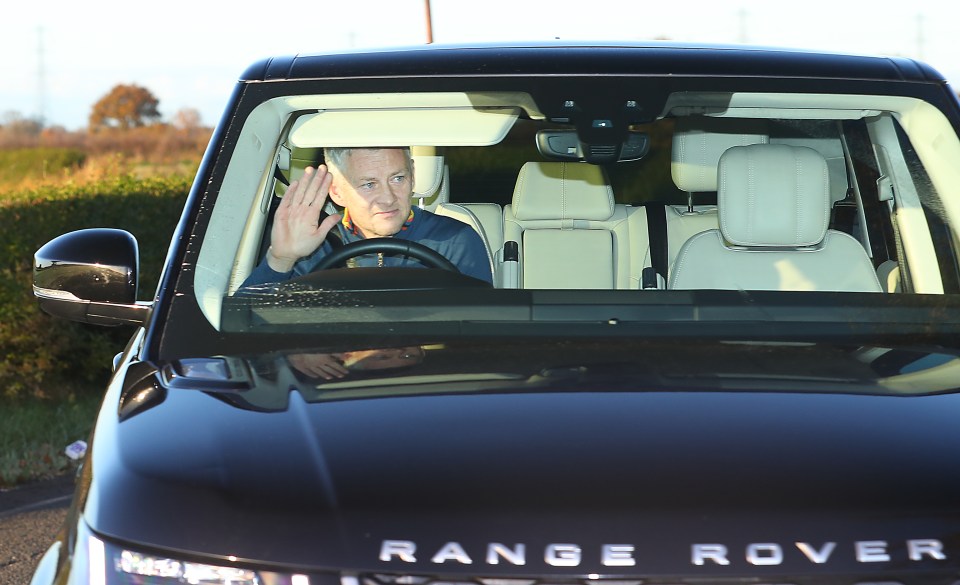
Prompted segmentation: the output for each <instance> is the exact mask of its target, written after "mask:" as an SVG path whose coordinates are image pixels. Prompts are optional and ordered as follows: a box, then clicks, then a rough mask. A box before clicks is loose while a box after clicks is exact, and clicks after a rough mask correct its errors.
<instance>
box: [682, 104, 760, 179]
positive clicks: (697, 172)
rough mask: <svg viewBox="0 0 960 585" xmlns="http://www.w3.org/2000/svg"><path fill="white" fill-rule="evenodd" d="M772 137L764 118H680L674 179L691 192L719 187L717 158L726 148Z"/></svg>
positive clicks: (757, 142) (756, 142)
mask: <svg viewBox="0 0 960 585" xmlns="http://www.w3.org/2000/svg"><path fill="white" fill-rule="evenodd" d="M769 141H770V139H769V137H768V136H767V129H766V125H765V123H764V122H763V121H762V120H736V119H728V118H705V117H696V118H677V120H676V122H675V123H674V131H673V155H672V159H671V163H670V173H671V174H672V175H673V182H674V183H675V184H676V185H677V188H678V189H680V190H681V191H686V192H688V193H701V192H706V191H716V190H717V162H718V161H719V160H720V155H721V154H723V152H724V151H725V150H727V149H728V148H730V147H731V146H746V145H748V144H765V143H767V142H769Z"/></svg>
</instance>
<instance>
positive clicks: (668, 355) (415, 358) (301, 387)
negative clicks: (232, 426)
mask: <svg viewBox="0 0 960 585" xmlns="http://www.w3.org/2000/svg"><path fill="white" fill-rule="evenodd" d="M219 359H221V360H223V361H224V367H222V368H220V369H219V370H217V371H221V372H223V373H224V375H225V376H227V377H228V378H229V379H225V380H222V381H219V382H218V384H213V383H212V381H211V380H210V379H209V377H210V371H211V370H210V368H203V369H201V371H200V372H199V373H200V375H201V377H200V378H193V377H191V372H193V370H192V369H189V368H183V367H182V366H181V367H178V368H177V369H178V370H179V371H180V372H181V375H180V376H179V377H178V378H177V379H176V380H174V381H175V382H176V386H177V387H178V388H182V389H187V388H191V387H192V388H196V389H201V390H206V391H208V392H211V393H213V394H215V395H217V396H218V397H219V398H221V399H223V400H225V401H228V402H231V403H233V404H234V405H236V406H240V407H242V408H246V409H251V410H259V411H277V410H284V409H286V408H288V406H289V398H290V393H291V391H294V392H296V393H298V394H299V395H300V396H301V397H302V399H303V400H305V401H306V402H326V401H342V400H356V399H365V398H380V397H383V398H386V397H399V396H411V395H436V394H463V393H504V392H510V393H514V392H542V391H544V390H549V391H551V392H718V391H719V392H765V393H766V392H826V393H834V394H873V395H889V396H911V395H914V396H919V395H929V394H938V393H946V392H956V391H958V389H960V382H958V380H960V358H958V356H957V355H956V353H947V352H945V351H944V350H943V348H937V349H932V346H920V345H905V346H901V347H882V346H869V345H854V344H851V345H845V344H833V343H815V342H782V341H780V342H778V341H762V342H758V341H748V340H729V341H722V342H719V343H718V342H716V341H693V340H686V339H684V340H674V341H664V340H647V341H637V340H623V339H604V340H595V341H594V342H593V343H589V344H584V343H566V342H563V341H544V342H526V343H520V342H507V341H500V342H499V343H495V344H488V343H476V342H473V343H471V342H463V341H452V340H444V341H443V342H439V341H438V342H436V343H430V344H422V345H405V346H397V347H373V348H371V347H360V348H345V349H341V348H312V349H301V350H294V351H291V352H273V353H269V354H263V355H258V356H255V357H247V358H243V357H239V356H238V357H233V358H219ZM187 361H188V362H191V363H193V362H194V361H196V360H192V361H191V360H187ZM221 387H222V389H219V388H221Z"/></svg>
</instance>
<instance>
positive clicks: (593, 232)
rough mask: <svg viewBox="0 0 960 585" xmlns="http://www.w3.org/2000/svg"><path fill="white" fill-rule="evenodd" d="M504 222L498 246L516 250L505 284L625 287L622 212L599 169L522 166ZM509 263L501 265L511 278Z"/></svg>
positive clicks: (564, 165)
mask: <svg viewBox="0 0 960 585" xmlns="http://www.w3.org/2000/svg"><path fill="white" fill-rule="evenodd" d="M503 217H504V236H503V237H504V240H505V241H507V242H510V241H513V242H516V243H517V244H518V248H519V254H518V259H517V263H516V264H517V265H516V271H515V272H516V275H517V276H516V280H515V281H514V282H504V286H506V287H519V288H564V289H571V288H572V289H579V288H583V289H613V288H628V287H629V284H628V283H629V272H630V268H629V266H630V246H629V239H630V234H629V233H628V215H627V213H626V211H625V209H624V207H623V206H618V205H615V204H614V199H613V189H612V188H611V187H610V185H609V182H608V181H607V179H606V176H605V175H604V172H603V169H602V168H601V167H598V166H596V165H591V164H587V163H560V162H557V163H553V162H550V163H547V162H528V163H526V164H524V165H523V167H522V168H521V169H520V173H519V174H518V177H517V184H516V188H515V189H514V193H513V199H512V202H511V203H510V205H507V206H506V207H505V208H504V211H503ZM640 227H641V229H643V227H642V225H641V226H640ZM645 235H646V230H645V229H643V236H644V237H645ZM509 264H510V263H509V262H505V263H504V266H503V270H504V271H505V274H510V273H511V271H510V270H509V268H510V267H509V266H508V265H509ZM636 272H637V274H639V269H638V270H637V271H636ZM638 279H639V277H637V281H638ZM507 280H509V278H508V279H507Z"/></svg>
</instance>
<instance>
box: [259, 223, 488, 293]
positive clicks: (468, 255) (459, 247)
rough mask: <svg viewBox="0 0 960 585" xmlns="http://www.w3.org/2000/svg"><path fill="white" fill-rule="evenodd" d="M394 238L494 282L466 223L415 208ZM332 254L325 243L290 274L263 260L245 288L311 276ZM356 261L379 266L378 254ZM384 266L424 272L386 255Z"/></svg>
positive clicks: (347, 236) (350, 234)
mask: <svg viewBox="0 0 960 585" xmlns="http://www.w3.org/2000/svg"><path fill="white" fill-rule="evenodd" d="M337 230H338V231H339V232H340V237H341V239H342V241H343V243H344V244H347V243H350V242H355V241H357V240H362V239H363V236H361V235H359V234H357V233H355V231H354V230H351V229H348V228H347V227H346V226H344V224H343V222H341V223H338V224H337ZM392 237H394V238H399V239H402V240H413V241H415V242H417V243H420V244H423V245H424V246H427V247H428V248H432V249H433V250H436V251H437V252H439V253H440V254H441V255H443V256H444V257H445V258H447V259H448V260H450V261H451V262H453V264H454V265H455V266H456V267H457V269H459V270H460V272H462V273H463V274H466V275H467V276H472V277H474V278H478V279H480V280H484V281H486V282H493V276H492V275H491V274H490V260H489V259H488V257H487V249H486V247H485V246H484V245H483V240H481V239H480V236H479V235H478V234H477V232H475V231H473V228H471V227H470V226H468V225H467V224H465V223H463V222H460V221H457V220H455V219H452V218H449V217H445V216H441V215H436V214H434V213H431V212H429V211H427V210H426V209H419V208H416V207H415V208H413V219H412V220H411V221H409V222H407V223H406V224H405V225H404V229H402V230H400V231H399V232H397V233H396V234H394V235H393V236H392ZM332 250H333V247H332V246H331V245H330V243H329V242H324V243H323V245H322V246H320V247H319V248H318V249H317V250H316V251H315V252H314V253H313V254H311V255H309V256H306V257H304V258H301V259H300V260H298V261H297V263H296V264H294V266H293V270H291V271H290V272H277V271H276V270H274V269H272V268H270V266H269V265H268V264H267V260H266V258H264V259H263V260H261V261H260V264H259V265H257V267H256V268H254V269H253V271H252V272H251V273H250V276H248V277H247V279H246V280H245V281H244V282H243V287H247V286H251V285H257V284H266V283H270V282H282V281H285V280H289V279H290V278H293V277H295V276H301V275H303V274H308V273H310V272H312V271H313V269H314V268H315V267H316V266H317V264H319V263H320V260H321V259H322V258H323V257H324V256H326V255H327V254H329V253H330V252H331V251H332ZM355 260H356V263H355V266H358V267H368V266H370V267H374V266H378V265H379V258H378V257H377V254H368V255H365V256H358V257H357V258H356V259H355ZM383 266H405V267H410V268H425V266H424V265H423V264H422V263H421V262H420V261H419V260H416V259H414V258H408V257H406V256H387V255H384V257H383Z"/></svg>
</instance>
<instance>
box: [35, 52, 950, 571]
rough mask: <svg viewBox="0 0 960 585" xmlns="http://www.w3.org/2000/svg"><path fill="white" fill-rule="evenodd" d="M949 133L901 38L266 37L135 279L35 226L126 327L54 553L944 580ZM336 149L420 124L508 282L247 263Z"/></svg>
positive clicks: (48, 265) (423, 205)
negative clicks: (152, 266) (288, 48)
mask: <svg viewBox="0 0 960 585" xmlns="http://www.w3.org/2000/svg"><path fill="white" fill-rule="evenodd" d="M958 134H960V104H958V100H957V96H956V95H955V94H954V92H953V91H952V90H951V88H950V87H949V86H948V84H947V83H946V82H945V80H944V79H943V77H942V76H941V75H940V74H938V73H937V72H936V71H935V70H934V69H932V68H930V67H928V66H927V65H925V64H923V63H918V62H916V61H912V60H908V59H901V58H879V57H865V56H849V55H832V54H830V55H828V54H811V53H805V52H798V51H791V50H774V49H759V48H745V47H741V48H734V47H690V46H683V47H681V46H675V45H669V44H664V45H658V44H649V45H642V46H641V45H627V44H617V45H614V44H607V45H603V44H599V45H595V44H579V45H559V44H557V45H553V44H547V45H513V46H471V47H462V46H461V47H450V46H446V47H445V46H427V47H417V48H409V49H402V50H392V49H391V50H387V49H384V50H376V51H366V52H365V51H359V52H349V53H342V54H323V55H299V56H296V57H283V58H273V59H268V60H264V61H262V62H259V63H255V64H253V65H252V66H251V67H250V68H249V69H248V70H247V71H246V72H245V73H244V74H243V75H242V78H241V80H240V81H239V83H238V84H237V86H236V90H235V92H234V94H233V96H232V98H231V99H230V101H229V104H228V107H227V109H226V112H225V115H224V117H223V119H222V122H221V123H220V125H219V126H218V128H217V129H216V131H215V133H214V136H213V139H212V141H211V143H210V146H209V148H208V150H207V153H206V155H205V157H204V159H203V162H202V164H201V167H200V169H199V173H198V175H197V178H196V182H195V183H194V186H193V189H192V191H191V193H190V196H189V198H188V200H187V203H186V206H185V208H184V211H183V215H182V219H181V221H180V223H179V226H178V228H177V230H176V233H175V234H174V236H173V239H172V241H171V245H170V251H169V255H168V257H167V261H166V266H165V268H164V271H163V274H162V277H161V280H160V285H159V287H158V289H157V291H156V292H155V293H153V294H152V296H151V297H149V300H143V299H140V297H138V293H137V265H138V258H137V245H136V241H135V240H134V239H133V237H132V236H130V235H129V234H128V233H127V232H124V231H122V230H121V229H118V228H122V226H109V227H107V226H105V227H104V228H102V229H93V230H83V231H79V232H73V233H70V234H65V235H64V236H61V237H60V238H57V239H55V240H53V241H51V242H50V243H48V244H47V245H46V246H44V247H43V248H41V249H40V250H39V251H38V252H37V254H36V258H35V282H34V285H35V287H34V288H35V293H36V296H37V298H38V301H39V303H40V305H41V307H42V308H43V309H44V310H45V311H47V312H49V313H51V314H53V315H57V316H61V317H65V318H69V319H75V320H80V321H86V322H89V323H99V324H104V325H117V324H126V325H130V324H132V325H134V326H135V334H134V335H133V337H132V339H131V341H130V343H129V345H128V347H127V348H126V349H125V350H124V352H123V353H122V354H121V355H120V356H118V359H117V363H116V367H115V376H114V377H113V379H112V381H111V382H110V385H109V387H108V388H107V390H106V393H105V395H104V401H103V406H102V409H101V411H100V414H99V417H98V420H97V423H96V427H95V430H94V433H93V436H92V437H91V441H90V449H89V451H88V453H87V455H86V458H85V461H84V464H83V466H82V469H81V473H80V475H79V477H78V480H77V490H76V496H75V499H74V502H73V505H72V507H71V510H70V513H69V516H68V519H67V523H66V526H65V530H64V532H63V535H62V537H61V538H59V539H58V540H57V541H56V542H55V543H53V545H52V546H51V547H50V549H49V552H48V553H47V554H46V555H45V556H44V557H43V559H42V561H41V562H40V564H39V568H38V570H37V572H36V575H35V578H34V583H37V584H44V585H46V584H52V583H69V584H79V583H95V584H110V585H114V584H127V583H129V584H132V583H149V584H158V585H159V584H172V583H202V584H211V585H212V584H223V585H226V584H230V585H240V584H243V585H251V584H256V583H262V584H265V585H279V584H292V585H307V584H312V585H318V584H328V585H336V584H339V585H452V584H456V585H466V584H471V585H539V584H544V585H545V584H550V585H563V584H575V583H576V584H580V585H640V584H644V585H660V584H663V585H667V584H670V585H679V584H685V583H686V584H702V583H728V584H729V583H744V584H746V583H751V584H758V583H777V584H794V585H802V584H805V583H824V584H834V583H836V584H850V585H855V584H859V585H865V584H868V583H870V584H873V583H891V584H892V583H900V584H904V585H909V584H913V583H917V584H921V583H922V584H927V583H930V584H933V583H943V584H945V585H947V584H953V583H955V582H957V581H958V579H960V465H958V462H960V395H958V394H957V392H956V391H957V389H958V386H960V359H958V356H960V336H958V333H960V328H958V323H960V304H958V299H960V294H958V293H960V267H958V258H957V251H958V249H960V232H958V229H957V226H960V139H958ZM326 147H367V148H375V147H380V148H382V147H410V149H411V153H412V157H413V160H414V187H413V190H414V193H413V198H414V201H413V203H412V205H413V208H414V209H415V210H416V209H422V210H428V211H431V212H433V213H435V214H438V215H445V216H448V217H451V218H454V219H456V220H458V221H461V222H464V223H465V224H466V225H468V226H469V227H470V228H472V229H473V230H475V232H476V233H477V234H478V235H479V236H480V238H481V240H482V242H483V244H484V247H485V249H486V252H487V256H488V258H487V259H488V261H489V266H490V271H491V273H492V275H493V283H492V284H490V283H486V282H483V281H480V280H477V279H475V278H472V277H469V276H466V275H463V274H460V273H459V271H457V269H456V267H451V266H449V265H447V264H444V263H443V262H441V261H436V259H435V258H431V257H430V255H429V254H427V255H423V254H419V253H418V254H419V255H414V256H413V258H414V261H415V263H417V264H418V266H417V267H414V268H409V267H407V268H397V267H390V266H385V267H382V268H381V267H349V266H350V264H351V262H350V261H349V260H350V257H351V256H352V257H354V258H357V257H359V258H361V259H362V258H365V257H370V256H371V255H373V256H378V255H379V256H381V257H382V256H383V255H386V256H390V255H391V254H396V253H398V252H397V250H396V249H394V248H392V247H391V246H389V245H388V244H389V240H391V239H387V240H383V239H381V240H380V242H376V240H375V239H371V240H368V241H367V242H365V243H366V244H369V243H370V242H373V243H374V244H373V246H372V247H370V246H367V247H365V248H360V249H353V248H347V247H346V246H344V247H342V248H340V250H338V251H337V252H336V254H339V255H340V258H339V260H340V261H341V262H340V263H343V262H346V264H347V266H340V265H339V264H340V263H337V264H334V265H333V266H331V267H330V268H329V269H325V270H317V271H314V272H311V273H308V274H305V275H304V276H300V277H297V278H294V279H291V280H288V281H283V282H278V283H272V284H267V285H260V286H257V287H248V288H245V287H242V284H243V283H244V281H245V279H246V278H247V277H248V276H249V275H250V274H251V272H252V271H253V270H254V268H255V267H256V266H257V264H258V263H259V262H260V261H261V259H262V258H263V257H264V255H265V254H266V253H267V250H268V247H269V245H270V230H271V225H272V224H273V222H274V216H275V211H276V209H277V206H278V204H279V203H280V202H281V201H282V198H283V195H284V193H285V192H286V189H287V185H288V183H290V182H291V181H293V180H296V179H298V178H299V177H300V176H301V175H302V174H303V173H304V171H305V168H307V167H310V166H314V165H317V164H318V163H320V162H322V156H323V149H324V148H326ZM329 205H330V204H328V207H329ZM337 211H338V209H336V208H333V207H330V208H328V209H327V212H328V213H331V214H333V213H336V212H337ZM341 250H347V251H346V252H342V253H341ZM399 253H402V254H414V252H413V251H405V250H400V252H399ZM441 260H442V259H441ZM353 264H363V262H356V261H354V262H353ZM138 299H140V300H138ZM311 364H313V365H311ZM316 364H328V365H329V364H336V365H335V366H331V367H333V368H334V370H330V369H324V368H323V367H322V366H317V365H316ZM331 372H335V375H332V374H331Z"/></svg>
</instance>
